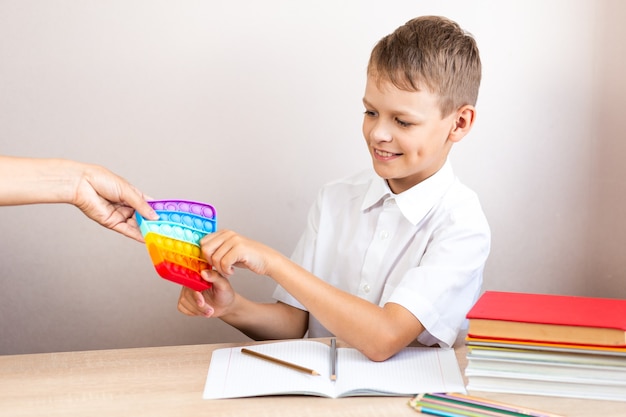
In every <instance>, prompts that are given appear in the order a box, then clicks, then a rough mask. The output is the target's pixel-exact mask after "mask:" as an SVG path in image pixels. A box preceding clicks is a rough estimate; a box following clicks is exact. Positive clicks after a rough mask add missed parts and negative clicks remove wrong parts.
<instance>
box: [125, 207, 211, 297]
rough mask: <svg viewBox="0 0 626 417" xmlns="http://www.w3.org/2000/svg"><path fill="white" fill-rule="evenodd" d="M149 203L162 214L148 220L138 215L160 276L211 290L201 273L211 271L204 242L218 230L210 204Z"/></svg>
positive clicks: (198, 288)
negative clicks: (202, 251) (204, 251)
mask: <svg viewBox="0 0 626 417" xmlns="http://www.w3.org/2000/svg"><path fill="white" fill-rule="evenodd" d="M148 204H150V206H151V207H152V208H153V209H154V210H155V211H156V212H157V214H158V215H159V219H158V220H147V219H145V218H143V217H142V216H141V215H140V214H139V213H137V212H135V218H136V219H137V224H138V225H139V229H140V230H141V233H142V235H143V237H144V240H145V242H146V247H147V249H148V253H149V254H150V259H151V260H152V263H153V264H154V268H155V269H156V271H157V273H158V274H159V275H160V276H161V277H162V278H165V279H167V280H170V281H172V282H176V283H178V284H181V285H184V286H186V287H189V288H191V289H193V290H196V291H202V290H206V289H208V288H211V284H210V283H208V282H206V281H204V280H203V279H202V277H201V276H200V272H201V271H202V270H204V269H211V266H210V265H209V264H208V263H207V262H206V261H205V260H204V259H202V255H201V251H200V240H201V239H202V238H203V237H204V236H205V235H206V234H208V233H213V232H215V230H216V229H217V215H216V214H217V213H216V211H215V208H214V207H213V206H211V205H210V204H205V203H200V202H196V201H188V200H154V201H148Z"/></svg>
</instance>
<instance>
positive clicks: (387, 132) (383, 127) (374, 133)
mask: <svg viewBox="0 0 626 417" xmlns="http://www.w3.org/2000/svg"><path fill="white" fill-rule="evenodd" d="M392 137H393V136H392V135H391V129H389V126H387V124H386V123H384V122H382V121H378V122H376V123H373V124H372V128H371V129H370V139H371V140H374V141H376V142H389V141H391V138H392Z"/></svg>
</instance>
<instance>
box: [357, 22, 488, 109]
mask: <svg viewBox="0 0 626 417" xmlns="http://www.w3.org/2000/svg"><path fill="white" fill-rule="evenodd" d="M367 73H368V75H369V76H374V77H376V78H377V79H378V81H379V82H382V81H389V82H391V83H392V84H393V85H395V86H396V87H397V88H400V89H402V90H407V91H419V90H422V89H424V88H426V89H428V90H429V91H430V92H432V93H435V94H438V95H439V98H440V103H439V106H440V110H441V115H442V117H445V116H447V115H449V114H450V113H452V112H453V111H455V110H456V109H458V108H460V107H461V106H464V105H466V104H471V105H473V106H474V105H476V100H477V99H478V89H479V87H480V78H481V63H480V56H479V53H478V46H477V45H476V41H475V40H474V38H473V37H472V35H470V34H469V33H467V32H465V31H464V30H463V29H461V27H460V26H459V25H458V24H457V23H456V22H453V21H452V20H450V19H447V18H445V17H440V16H422V17H418V18H415V19H412V20H409V21H408V22H407V23H405V24H404V25H402V26H400V27H399V28H397V29H396V30H395V31H394V32H393V33H391V34H389V35H387V36H385V37H384V38H382V39H381V40H380V41H379V42H378V43H377V44H376V46H375V47H374V49H373V50H372V54H371V56H370V60H369V63H368V66H367Z"/></svg>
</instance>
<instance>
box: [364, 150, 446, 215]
mask: <svg viewBox="0 0 626 417" xmlns="http://www.w3.org/2000/svg"><path fill="white" fill-rule="evenodd" d="M454 179H455V177H454V172H453V171H452V165H451V164H450V163H449V162H448V161H446V163H445V164H444V165H443V166H442V167H441V169H440V170H439V171H437V172H436V173H434V174H433V175H432V176H430V177H429V178H427V179H425V180H424V181H422V182H420V183H419V184H417V185H415V186H413V187H411V188H409V189H408V190H406V191H404V192H402V193H400V194H394V193H393V192H392V191H391V190H390V189H389V185H387V181H385V180H384V179H382V178H380V177H378V176H377V177H375V178H374V179H373V180H372V181H371V182H370V185H369V187H368V189H367V192H366V193H365V198H364V199H363V204H362V206H361V210H367V209H369V208H371V207H373V206H375V205H377V204H378V203H382V202H384V200H386V199H388V198H393V199H395V201H396V204H397V205H398V208H399V209H400V211H401V212H402V215H403V216H404V217H405V218H406V219H407V220H408V221H409V222H411V224H413V225H416V224H417V223H418V222H419V221H420V220H421V219H422V218H423V217H424V216H425V215H426V213H428V212H429V211H430V209H431V208H432V207H433V206H434V205H435V204H436V203H437V201H439V200H440V199H441V197H442V196H443V195H444V194H445V193H446V191H448V188H450V186H451V185H452V183H453V182H454Z"/></svg>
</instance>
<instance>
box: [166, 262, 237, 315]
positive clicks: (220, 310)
mask: <svg viewBox="0 0 626 417" xmlns="http://www.w3.org/2000/svg"><path fill="white" fill-rule="evenodd" d="M202 278H204V280H205V281H207V282H210V283H212V284H213V285H212V287H211V288H209V289H208V290H204V291H202V292H198V291H194V290H192V289H190V288H187V287H183V289H182V290H181V292H180V296H179V297H178V311H180V312H181V313H183V314H186V315H188V316H202V317H207V318H209V317H221V316H223V315H224V314H226V313H227V311H228V308H229V307H230V306H231V305H232V303H233V301H234V300H235V291H234V290H233V287H232V286H231V285H230V283H229V282H228V280H227V279H226V278H224V277H222V276H220V274H219V273H217V272H216V271H208V270H206V271H202Z"/></svg>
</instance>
